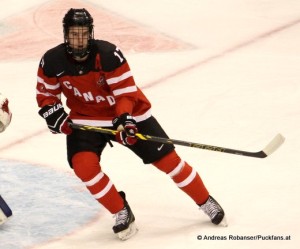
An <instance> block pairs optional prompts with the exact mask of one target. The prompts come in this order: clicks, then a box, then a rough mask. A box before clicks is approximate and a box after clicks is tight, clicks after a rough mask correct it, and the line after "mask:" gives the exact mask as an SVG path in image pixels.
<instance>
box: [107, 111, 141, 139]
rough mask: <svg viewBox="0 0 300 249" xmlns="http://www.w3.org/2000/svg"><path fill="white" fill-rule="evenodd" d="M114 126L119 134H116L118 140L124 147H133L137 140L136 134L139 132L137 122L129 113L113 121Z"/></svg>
mask: <svg viewBox="0 0 300 249" xmlns="http://www.w3.org/2000/svg"><path fill="white" fill-rule="evenodd" d="M112 123H113V126H114V128H115V129H116V130H118V131H119V132H118V133H117V134H116V140H117V141H118V142H119V143H121V144H123V145H133V144H135V143H136V141H137V138H136V136H135V134H136V133H137V132H138V129H137V127H136V121H135V120H134V119H133V117H132V116H131V115H129V114H128V113H123V114H122V115H120V116H119V117H116V118H114V119H113V121H112Z"/></svg>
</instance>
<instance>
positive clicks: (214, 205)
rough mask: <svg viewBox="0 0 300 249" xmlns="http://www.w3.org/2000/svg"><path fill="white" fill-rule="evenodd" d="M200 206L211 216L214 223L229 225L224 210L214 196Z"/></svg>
mask: <svg viewBox="0 0 300 249" xmlns="http://www.w3.org/2000/svg"><path fill="white" fill-rule="evenodd" d="M199 207H200V209H202V210H203V211H204V213H206V214H207V215H208V216H209V218H210V219H211V222H212V223H214V224H215V225H221V226H227V222H226V219H225V213H224V210H223V209H222V207H221V206H220V205H219V203H218V202H217V201H216V200H215V199H214V198H213V197H211V196H209V197H208V199H207V201H206V202H205V203H204V204H202V205H199Z"/></svg>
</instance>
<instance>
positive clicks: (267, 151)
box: [70, 123, 285, 158]
mask: <svg viewBox="0 0 300 249" xmlns="http://www.w3.org/2000/svg"><path fill="white" fill-rule="evenodd" d="M70 126H71V127H72V128H74V129H79V130H86V131H93V132H100V133H104V134H110V135H116V133H117V131H116V130H111V129H107V128H102V127H99V126H90V125H81V124H75V123H70ZM136 137H137V138H138V139H141V140H146V141H153V142H158V143H163V144H177V145H182V146H187V147H193V148H198V149H203V150H211V151H217V152H222V153H230V154H235V155H239V156H248V157H256V158H265V157H267V156H269V155H271V154H272V153H273V152H274V151H275V150H277V149H278V148H279V147H280V145H281V144H282V143H283V142H284V140H285V138H284V137H283V136H282V135H281V134H277V135H276V136H275V137H274V138H273V139H272V141H271V142H269V143H268V145H267V146H266V147H265V148H264V149H263V150H261V151H258V152H249V151H243V150H235V149H228V148H224V147H219V146H214V145H207V144H200V143H193V142H187V141H182V140H177V139H171V138H163V137H156V136H150V135H144V134H141V133H137V134H136Z"/></svg>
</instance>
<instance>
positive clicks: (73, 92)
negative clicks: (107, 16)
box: [36, 9, 225, 240]
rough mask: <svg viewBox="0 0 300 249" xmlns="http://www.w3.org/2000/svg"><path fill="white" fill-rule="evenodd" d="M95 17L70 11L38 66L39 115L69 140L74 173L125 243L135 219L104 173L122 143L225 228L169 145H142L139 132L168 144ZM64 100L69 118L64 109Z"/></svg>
mask: <svg viewBox="0 0 300 249" xmlns="http://www.w3.org/2000/svg"><path fill="white" fill-rule="evenodd" d="M93 28H94V26H93V18H92V16H91V15H90V13H89V12H88V11H87V10H85V9H70V10H69V11H68V12H67V13H66V14H65V16H64V18H63V32H64V42H63V43H62V44H59V45H58V46H56V47H54V48H52V49H50V50H48V51H47V52H46V53H45V54H44V56H43V57H42V59H41V61H40V64H39V67H38V73H37V74H38V75H37V76H38V77H37V86H36V93H37V95H36V97H37V103H38V106H39V107H40V108H41V109H40V110H39V115H40V116H41V117H43V118H44V119H45V120H46V123H47V125H48V128H49V129H50V131H51V132H52V133H64V134H66V135H67V136H66V143H67V156H68V162H69V164H70V166H71V167H72V168H73V170H74V172H75V174H76V175H77V176H78V177H79V178H80V179H81V180H82V182H83V183H84V184H85V185H86V187H87V188H88V190H89V191H90V193H91V194H92V195H93V196H94V198H95V199H96V200H97V201H98V202H100V203H101V204H102V205H103V206H104V207H105V208H106V209H107V210H108V211H109V212H111V213H112V214H115V217H116V220H115V225H114V226H113V231H114V233H116V234H117V236H118V237H119V238H120V239H121V240H126V239H128V238H130V237H131V236H132V235H134V234H135V233H136V232H137V228H136V226H135V222H134V221H135V217H134V215H133V212H132V211H131V209H130V207H129V204H128V202H127V200H126V198H125V193H124V192H122V191H120V192H118V191H117V189H116V187H115V185H114V184H113V182H112V181H111V180H110V178H109V176H107V175H106V174H105V173H104V172H103V170H102V168H101V166H100V159H101V154H102V151H103V149H104V147H105V146H106V144H107V143H109V144H111V141H117V142H119V143H121V144H122V145H124V146H126V147H127V148H128V149H129V150H132V151H133V152H134V153H135V154H136V155H137V156H138V157H140V158H141V159H142V160H143V163H145V164H152V165H154V166H155V167H156V168H158V169H159V170H161V171H162V172H164V173H166V174H168V175H169V176H170V177H171V179H172V180H173V181H174V182H175V184H176V185H177V187H179V188H180V189H181V190H182V191H184V192H185V193H186V194H187V195H188V196H189V197H190V198H192V200H193V201H194V202H195V203H196V204H197V205H198V207H200V209H202V210H203V211H204V212H205V213H206V214H207V215H208V216H209V218H210V219H211V221H212V223H214V224H216V225H219V224H225V218H224V211H223V209H222V208H221V206H220V205H219V204H218V203H217V201H216V200H215V199H214V198H213V197H211V196H210V195H209V192H208V190H207V189H206V187H205V186H204V184H203V182H202V180H201V178H200V176H199V174H198V173H197V172H196V170H195V169H194V168H192V167H191V166H190V165H189V164H188V163H187V162H185V161H184V160H183V159H181V157H180V156H179V155H178V154H177V153H176V151H175V148H174V146H173V145H171V144H159V143H153V142H147V141H142V140H137V139H136V137H135V133H136V132H137V131H139V132H141V133H145V134H149V135H153V136H160V137H167V134H166V133H165V131H164V130H163V128H162V127H161V126H160V124H159V123H158V121H157V120H156V119H155V118H154V116H152V114H151V104H150V102H149V101H148V99H147V98H146V97H145V95H144V94H143V92H142V91H141V90H140V89H139V87H138V86H137V85H136V84H135V81H134V78H133V76H132V72H131V71H130V68H129V65H128V62H127V60H126V58H125V57H124V55H123V53H122V52H121V50H120V49H119V48H118V47H117V46H115V45H114V44H111V43H110V42H107V41H103V40H96V39H94V29H93ZM61 94H64V96H65V97H66V105H67V106H68V108H69V109H70V113H69V114H67V113H66V112H65V110H64V106H63V104H62V102H61ZM70 122H73V123H78V124H86V125H95V126H101V127H107V128H114V129H117V130H118V131H119V132H118V133H117V135H116V136H112V135H103V134H101V133H95V132H90V131H84V130H72V129H71V128H70V126H69V125H68V124H69V123H70Z"/></svg>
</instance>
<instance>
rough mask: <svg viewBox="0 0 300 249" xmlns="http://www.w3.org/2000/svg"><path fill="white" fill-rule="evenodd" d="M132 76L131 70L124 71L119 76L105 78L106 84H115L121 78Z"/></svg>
mask: <svg viewBox="0 0 300 249" xmlns="http://www.w3.org/2000/svg"><path fill="white" fill-rule="evenodd" d="M131 76H132V73H131V71H128V72H126V73H123V74H122V75H121V76H119V77H114V78H110V79H107V80H106V82H107V84H108V85H112V84H116V83H119V82H121V81H122V80H126V79H128V78H129V77H131Z"/></svg>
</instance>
